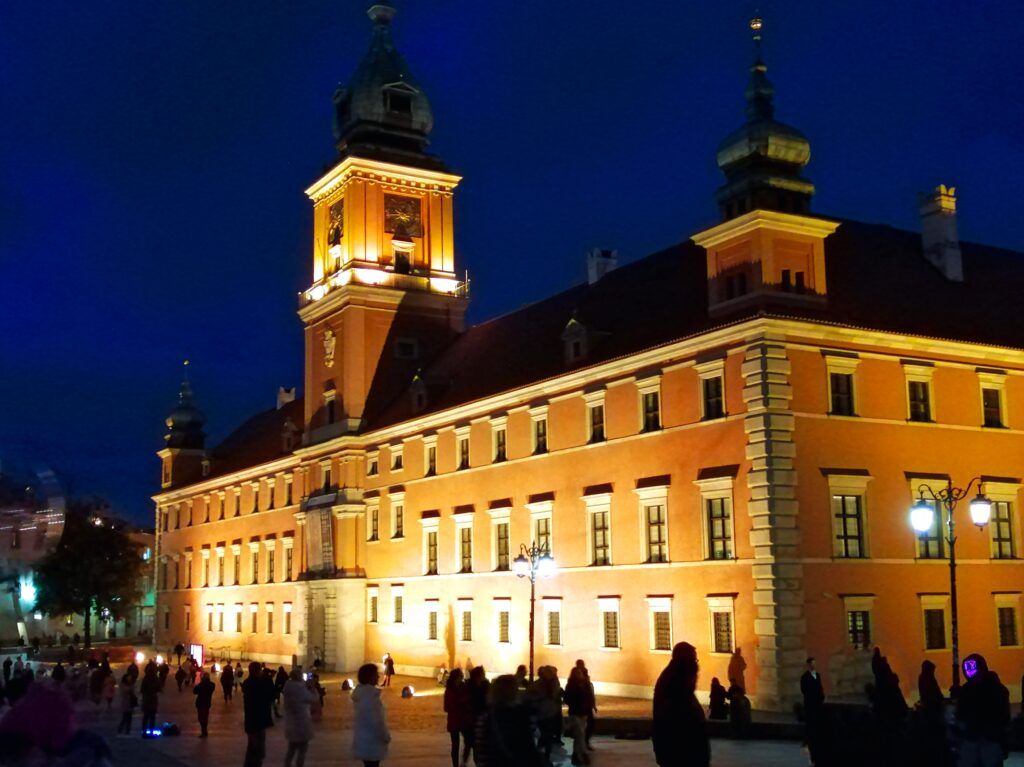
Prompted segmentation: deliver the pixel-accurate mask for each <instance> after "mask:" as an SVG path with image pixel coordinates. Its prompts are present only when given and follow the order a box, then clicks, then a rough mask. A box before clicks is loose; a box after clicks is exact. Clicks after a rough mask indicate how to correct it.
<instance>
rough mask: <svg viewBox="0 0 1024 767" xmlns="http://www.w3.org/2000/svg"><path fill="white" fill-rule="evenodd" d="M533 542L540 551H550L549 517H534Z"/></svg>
mask: <svg viewBox="0 0 1024 767" xmlns="http://www.w3.org/2000/svg"><path fill="white" fill-rule="evenodd" d="M533 541H534V543H536V544H537V548H538V549H539V550H540V551H547V552H549V553H550V551H551V517H550V516H545V517H536V518H535V519H534V520H533Z"/></svg>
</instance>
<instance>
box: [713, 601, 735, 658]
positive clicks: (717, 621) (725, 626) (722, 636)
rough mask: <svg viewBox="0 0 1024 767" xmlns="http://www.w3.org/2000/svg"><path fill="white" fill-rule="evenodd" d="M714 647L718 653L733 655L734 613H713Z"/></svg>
mask: <svg viewBox="0 0 1024 767" xmlns="http://www.w3.org/2000/svg"><path fill="white" fill-rule="evenodd" d="M711 615H712V618H713V621H714V622H713V629H714V646H715V652H717V653H731V652H732V650H733V647H732V613H731V612H724V611H723V612H713V613H712V614H711Z"/></svg>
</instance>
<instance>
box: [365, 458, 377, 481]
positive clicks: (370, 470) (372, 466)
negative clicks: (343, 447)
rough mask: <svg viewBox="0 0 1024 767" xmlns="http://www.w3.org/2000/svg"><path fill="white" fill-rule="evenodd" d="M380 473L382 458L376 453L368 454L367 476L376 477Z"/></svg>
mask: <svg viewBox="0 0 1024 767" xmlns="http://www.w3.org/2000/svg"><path fill="white" fill-rule="evenodd" d="M379 473H380V460H379V458H378V457H377V454H376V453H373V454H372V455H370V456H368V457H367V459H366V476H368V477H375V476H377V474H379Z"/></svg>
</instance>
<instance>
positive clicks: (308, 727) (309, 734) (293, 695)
mask: <svg viewBox="0 0 1024 767" xmlns="http://www.w3.org/2000/svg"><path fill="white" fill-rule="evenodd" d="M282 695H283V697H284V737H285V740H287V741H288V753H287V754H286V755H285V758H284V767H292V760H295V764H296V767H303V765H304V764H305V763H306V749H308V748H309V741H311V740H313V715H312V712H311V709H310V706H311V705H312V704H313V700H314V698H315V697H316V696H315V695H314V694H313V692H311V691H310V689H309V688H308V687H307V686H306V683H305V681H304V680H303V679H302V672H301V671H299V670H298V669H292V672H291V674H289V675H288V681H287V682H286V683H285V686H284V692H283V693H282Z"/></svg>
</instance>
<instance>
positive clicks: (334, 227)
mask: <svg viewBox="0 0 1024 767" xmlns="http://www.w3.org/2000/svg"><path fill="white" fill-rule="evenodd" d="M344 214H345V201H344V200H338V201H337V202H336V203H334V204H333V205H332V206H331V207H330V209H329V212H328V222H327V244H328V246H330V247H333V246H335V245H337V244H338V243H340V242H341V238H342V237H343V236H344V235H345V215H344Z"/></svg>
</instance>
